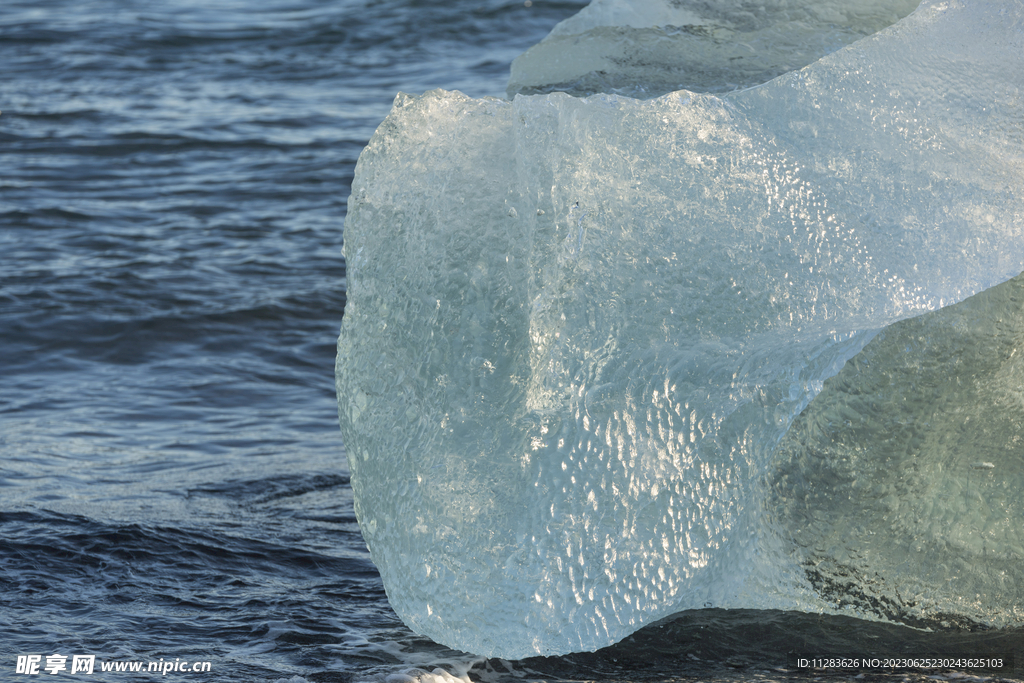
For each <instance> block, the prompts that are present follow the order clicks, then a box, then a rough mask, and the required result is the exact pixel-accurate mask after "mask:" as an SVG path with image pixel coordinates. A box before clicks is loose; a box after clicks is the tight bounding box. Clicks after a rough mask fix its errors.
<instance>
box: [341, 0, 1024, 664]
mask: <svg viewBox="0 0 1024 683" xmlns="http://www.w3.org/2000/svg"><path fill="white" fill-rule="evenodd" d="M1022 14H1024V11H1022V10H1021V8H1020V6H1019V5H1018V4H1013V5H1011V4H986V3H971V4H966V3H964V4H959V3H955V2H942V3H939V2H925V3H924V4H923V5H922V6H921V7H920V8H918V9H917V10H916V11H915V12H914V13H912V14H911V15H910V16H909V17H907V18H906V19H904V20H902V21H900V22H899V23H897V24H896V25H894V26H892V27H890V28H888V29H885V30H883V31H881V32H880V33H878V34H875V35H873V36H871V37H869V38H866V39H864V40H861V41H858V42H856V43H854V44H852V45H850V46H848V47H846V48H843V49H841V50H839V51H837V52H835V53H833V54H831V55H829V56H827V57H824V58H822V59H821V60H819V61H817V62H815V63H814V64H812V65H811V66H809V67H807V68H805V69H803V70H801V71H797V72H793V73H789V74H786V75H784V76H781V77H779V78H777V79H775V80H773V81H771V82H769V83H767V84H765V85H763V86H761V87H758V88H753V89H749V90H746V91H742V92H738V93H734V94H731V95H728V96H725V97H718V96H714V95H709V94H694V93H691V92H685V91H684V92H676V93H672V94H669V95H666V96H663V97H661V98H658V99H651V100H642V101H639V100H633V99H628V98H625V97H619V96H613V95H595V96H592V97H589V98H586V99H576V98H572V97H570V96H568V95H564V94H557V93H556V94H550V95H546V96H532V97H522V96H519V97H516V98H515V100H514V101H512V102H507V101H503V100H495V99H483V100H474V99H470V98H467V97H465V96H463V95H461V94H459V93H450V92H443V91H433V92H430V93H427V94H425V95H423V96H421V97H416V98H413V97H409V96H406V95H400V96H399V97H398V98H396V101H395V106H394V109H393V110H392V112H391V114H390V115H389V116H388V118H387V119H386V120H385V121H384V123H383V124H381V126H380V128H379V129H378V131H377V133H376V134H375V135H374V137H373V139H372V140H371V141H370V144H369V145H368V147H367V148H366V150H365V151H364V152H363V154H362V156H361V157H360V160H359V164H358V167H357V169H356V176H355V180H354V182H353V193H352V196H351V198H350V202H349V216H348V219H347V222H346V226H345V253H346V257H347V266H348V297H349V298H348V304H347V307H346V310H345V318H344V322H343V325H342V334H341V338H340V340H339V344H338V365H337V386H338V397H339V414H340V418H341V426H342V431H343V435H344V439H345V443H346V447H347V449H348V457H349V466H350V469H351V474H352V486H353V490H354V494H355V505H356V514H357V515H358V517H359V521H360V526H361V529H362V531H363V534H364V536H365V539H366V542H367V545H368V547H369V549H370V552H371V555H372V557H373V559H374V561H375V562H376V564H377V566H378V568H379V569H380V571H381V575H382V577H383V580H384V585H385V587H386V588H387V591H388V595H389V598H390V600H391V603H392V605H393V607H394V608H395V610H396V612H397V613H398V614H399V615H400V616H401V617H402V619H403V620H405V622H406V623H407V624H409V626H410V627H411V628H413V629H414V630H416V631H418V632H420V633H424V634H426V635H428V636H430V637H432V638H434V639H435V640H437V641H439V642H442V643H445V644H447V645H451V646H454V647H457V648H460V649H464V650H468V651H471V652H474V653H477V654H484V655H500V656H503V657H507V658H518V657H523V656H527V655H533V654H538V653H539V654H553V653H564V652H569V651H574V650H587V649H594V648H597V647H600V646H603V645H606V644H609V643H611V642H614V641H616V640H618V639H620V638H622V637H624V636H625V635H627V634H629V633H630V632H632V631H635V630H636V629H638V628H640V627H641V626H643V625H644V624H647V623H650V622H652V621H654V620H657V619H659V618H661V617H664V616H667V615H669V614H672V613H674V612H676V611H679V610H682V609H687V608H694V607H702V606H705V605H708V604H711V605H715V606H719V607H751V608H769V607H770V608H781V609H800V610H810V611H843V610H846V611H850V612H852V613H854V614H860V615H864V616H869V617H885V618H891V619H900V620H904V621H914V620H923V621H925V622H927V621H928V620H929V619H948V618H950V617H949V615H954V616H955V617H956V618H963V619H970V620H975V621H982V622H985V623H989V624H993V625H997V626H998V625H1007V624H1021V623H1024V576H1022V575H1021V572H1022V570H1021V567H1024V540H1022V538H1021V534H1022V532H1021V529H1022V528H1024V512H1022V509H1021V507H1020V505H1019V497H1016V496H1018V493H1019V491H1020V490H1021V488H1022V486H1024V465H1022V459H1024V456H1022V453H1024V446H1022V444H1021V438H1022V437H1024V434H1022V433H1021V430H1022V426H1021V425H1022V424H1024V398H1022V395H1021V390H1020V387H1021V379H1022V377H1024V369H1022V367H1024V366H1022V365H1021V361H1020V356H1021V354H1022V353H1024V338H1022V336H1024V332H1022V317H1024V313H1022V309H1021V307H1022V286H1024V285H1022V283H1021V282H1019V281H1018V280H1012V281H1010V282H1005V281H1007V280H1009V279H1010V278H1012V277H1014V276H1015V275H1017V274H1018V273H1020V272H1021V270H1022V269H1024V127H1022V116H1024V101H1022V86H1024V76H1022V74H1024V18H1022ZM1004 282H1005V284H1002V285H999V283H1004ZM995 285H999V286H998V287H996V288H994V289H992V290H991V291H986V292H983V290H986V289H988V288H990V287H993V286H995ZM978 292H983V293H982V294H981V295H979V296H978V297H974V298H971V299H969V300H967V301H963V302H962V303H960V304H958V305H957V306H949V305H950V304H953V303H956V302H960V301H962V300H964V299H965V298H967V297H969V296H971V295H973V294H976V293H978ZM943 307H945V308H943ZM940 308H942V310H938V309H940ZM928 311H936V312H935V313H931V314H929V315H927V316H924V317H920V316H921V315H922V314H924V313H926V312H928ZM915 317H916V318H915ZM907 318H915V319H913V320H905V321H904V322H899V323H897V321H900V320H902V319H907ZM894 323H896V324H895V325H894ZM883 328H885V329H884V332H882V334H880V335H878V336H877V337H875V335H876V334H878V331H879V330H882V329H883ZM993 330H994V331H995V332H996V334H992V331H993ZM873 337H874V340H873V341H872V338H873ZM869 342H870V343H869ZM865 345H867V346H866V347H865ZM851 358H853V361H851V362H850V363H846V361H847V360H849V359H851ZM844 363H845V367H844ZM837 373H839V374H838V375H837ZM834 375H836V376H835V377H834V378H833V379H832V380H830V381H829V382H827V383H826V382H825V380H826V379H828V378H830V377H832V376H834ZM823 387H824V391H823V390H822V389H823ZM819 392H821V393H820V394H819ZM815 395H818V397H817V398H814V397H815ZM812 398H813V399H814V400H813V402H812ZM801 411H803V412H801ZM798 415H799V418H797V416H798ZM1015 501H1016V502H1015ZM968 572H969V575H968Z"/></svg>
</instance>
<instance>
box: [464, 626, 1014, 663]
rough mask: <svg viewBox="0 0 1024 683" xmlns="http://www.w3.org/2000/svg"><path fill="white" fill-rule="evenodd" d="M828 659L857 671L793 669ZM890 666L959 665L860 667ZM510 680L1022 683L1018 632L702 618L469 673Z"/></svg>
mask: <svg viewBox="0 0 1024 683" xmlns="http://www.w3.org/2000/svg"><path fill="white" fill-rule="evenodd" d="M829 656H842V657H846V658H848V659H849V658H853V659H857V660H859V661H858V662H857V664H858V666H856V667H847V668H828V669H826V668H811V667H810V666H808V665H807V664H805V665H804V666H800V664H801V663H800V662H799V661H798V660H799V658H806V659H808V660H811V659H814V658H823V657H829ZM886 658H893V659H900V658H902V659H908V658H918V659H920V658H943V659H947V660H950V659H952V660H954V661H952V662H947V663H949V664H961V665H960V666H955V665H954V666H944V667H937V668H930V667H920V668H913V667H900V668H897V667H892V666H886V664H891V663H888V662H884V661H880V662H870V665H868V666H865V665H864V660H865V659H869V660H873V659H879V660H884V659H886ZM967 658H970V659H975V660H981V659H986V658H1002V660H1003V666H1002V667H1001V668H999V667H991V666H988V667H985V666H982V664H984V663H985V662H977V661H975V662H966V661H959V662H957V661H955V660H963V659H967ZM808 664H809V662H808ZM875 664H877V665H875ZM1015 664H1016V668H1015ZM507 675H511V676H513V677H515V678H520V679H524V678H525V679H531V680H532V679H544V680H594V681H624V680H630V681H654V680H677V679H682V680H692V679H700V680H706V681H714V680H719V681H727V680H728V681H735V680H801V679H807V680H810V679H820V680H849V679H856V680H858V681H871V680H888V679H889V678H896V679H897V680H906V681H927V680H949V679H954V678H957V679H959V678H965V679H967V680H1015V681H1016V680H1024V629H1022V628H1013V629H990V628H986V627H984V626H982V625H978V624H970V625H962V627H961V628H949V629H943V630H934V629H933V630H930V631H926V630H919V629H914V628H910V627H907V626H900V625H896V624H887V623H879V622H871V621H865V620H863V619H856V618H853V617H845V616H835V615H822V614H804V613H798V612H781V611H774V610H722V609H703V610H693V611H687V612H681V613H679V614H676V615H674V616H672V617H669V618H667V619H664V620H662V621H660V622H658V623H656V624H652V625H650V626H648V627H646V628H644V629H641V630H640V631H638V632H636V633H634V634H633V635H631V636H629V637H628V638H626V639H624V640H622V641H621V642H619V643H617V644H615V645H612V646H610V647H607V648H603V649H601V650H598V651H597V652H585V653H577V654H571V655H565V656H561V657H533V658H529V659H524V660H520V661H517V662H506V661H503V660H495V659H492V660H487V661H486V662H483V663H479V664H477V666H476V667H474V669H473V670H472V671H471V672H470V676H471V677H472V678H475V679H479V680H482V681H494V680H499V679H503V678H505V676H507Z"/></svg>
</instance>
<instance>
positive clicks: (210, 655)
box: [0, 0, 1024, 683]
mask: <svg viewBox="0 0 1024 683" xmlns="http://www.w3.org/2000/svg"><path fill="white" fill-rule="evenodd" d="M584 4H585V3H583V2H548V1H547V0H534V2H533V3H532V5H531V6H529V7H528V6H526V5H525V4H524V3H522V2H514V1H513V2H501V1H498V0H493V1H488V0H484V1H478V2H467V1H464V0H454V1H449V2H420V1H415V0H333V1H329V2H314V1H312V0H269V1H268V2H253V1H252V0H207V1H204V2H200V1H198V0H177V1H176V2H172V3H149V2H141V1H138V0H134V1H133V0H98V1H75V2H72V1H70V0H54V1H45V0H44V1H37V2H19V1H7V2H5V3H4V4H3V6H2V7H0V65H2V71H0V73H2V77H0V110H2V114H0V389H2V390H0V680H34V678H33V674H31V673H27V674H26V673H18V671H17V663H18V659H19V656H20V657H28V656H31V655H38V656H39V658H40V659H39V670H40V671H42V673H40V674H35V676H36V677H38V676H45V677H46V678H47V679H52V680H67V679H80V680H82V679H84V680H109V681H123V680H151V679H153V678H156V677H159V678H164V679H166V680H172V679H174V680H207V681H210V680H217V681H279V680H288V681H302V680H306V681H350V680H353V681H361V680H385V679H387V678H388V677H389V676H392V677H395V676H397V678H391V679H390V680H391V683H398V682H399V681H406V680H408V678H403V676H416V675H417V674H416V673H415V672H412V673H411V674H408V673H407V674H401V673H400V672H402V671H406V670H408V669H410V668H411V667H419V668H420V669H422V670H426V671H434V670H435V669H436V668H438V667H440V668H442V669H444V670H446V671H448V672H449V673H450V674H452V675H454V676H456V677H468V678H469V679H473V680H513V679H529V680H534V679H539V678H543V679H598V680H668V679H674V678H679V677H682V678H699V679H703V680H708V679H723V680H725V679H728V680H734V679H742V680H748V679H749V680H783V679H787V678H807V677H809V674H807V673H806V672H803V671H800V670H797V669H795V668H793V667H791V666H789V665H788V663H787V653H794V652H811V651H819V652H826V651H836V650H837V649H840V648H842V647H844V646H856V647H861V646H863V647H867V646H869V645H871V644H872V643H877V642H887V643H891V644H894V645H893V647H897V648H898V647H902V648H904V649H905V650H906V651H907V652H910V653H914V652H918V651H921V649H922V648H925V647H928V648H931V649H933V650H934V649H936V648H938V649H941V648H948V649H950V650H955V651H957V652H962V651H964V649H965V648H967V649H970V648H978V647H981V646H985V647H988V648H989V649H995V650H997V651H1006V652H1010V651H1012V650H1013V648H1015V647H1017V646H1018V644H1019V643H1020V641H1021V640H1024V638H1022V636H1021V634H1019V633H1010V634H1007V633H1005V632H986V631H979V630H976V629H975V630H971V629H970V628H966V629H959V630H958V629H954V630H951V631H949V632H943V633H938V634H935V633H932V634H926V633H922V632H918V631H912V630H910V629H906V628H902V627H894V626H886V625H881V624H870V623H867V622H859V621H856V620H853V619H845V618H838V617H836V618H832V617H829V618H825V617H820V616H802V615H791V614H782V613H765V612H733V613H725V612H722V611H716V610H706V611H701V612H694V613H688V614H684V615H681V616H680V617H678V618H677V619H675V620H672V621H669V622H667V623H665V624H662V625H660V626H655V627H653V628H649V629H646V630H644V631H642V632H640V633H639V634H637V635H635V636H633V637H632V638H630V639H628V640H627V641H626V642H624V643H622V644H620V645H618V646H615V647H613V648H609V649H607V650H604V651H602V652H599V653H596V654H585V655H573V656H568V657H562V658H553V659H536V660H529V661H524V662H516V663H508V662H500V661H484V660H481V659H477V658H474V657H473V656H471V655H467V654H465V653H457V652H452V651H450V650H447V649H446V648H443V647H441V646H438V645H435V644H433V643H431V642H430V641H429V640H426V639H425V638H422V637H419V636H416V635H415V634H413V633H411V632H410V631H409V630H408V629H406V628H405V627H404V626H403V625H402V624H401V622H400V621H399V619H398V618H397V617H396V616H395V615H394V613H393V612H392V611H391V609H390V607H389V605H388V601H387V597H386V595H385V594H384V590H383V587H382V585H381V582H380V579H379V577H378V575H377V572H376V569H375V568H374V566H373V564H372V563H371V562H370V559H369V555H368V553H367V552H366V549H365V546H364V544H363V541H362V538H361V536H360V533H359V529H358V526H357V524H356V520H355V517H354V514H353V508H352V496H351V489H350V488H349V485H348V478H347V465H346V461H345V450H344V444H343V443H342V441H341V436H340V434H339V431H338V427H337V414H336V404H335V395H334V380H333V367H334V354H335V341H336V338H337V333H338V328H339V325H340V322H341V318H342V315H343V310H344V305H345V263H344V260H343V259H342V257H341V247H342V239H343V231H342V226H343V222H344V218H345V210H346V197H347V196H348V194H349V185H350V182H351V179H352V174H353V169H354V166H355V162H356V159H357V157H358V155H359V152H360V151H361V150H362V148H363V146H364V145H365V144H366V142H367V140H368V139H369V137H370V135H371V134H372V132H373V130H374V129H375V128H376V126H377V125H378V124H379V123H380V122H381V120H382V119H383V118H384V116H385V115H386V114H387V112H388V110H389V107H390V104H391V101H392V99H393V98H394V95H395V94H396V92H398V91H406V92H411V93H420V92H423V91H425V90H429V89H431V88H436V87H444V88H447V89H459V90H462V91H463V92H465V93H467V94H469V95H472V96H477V97H479V96H485V95H490V96H496V97H500V96H503V94H504V91H505V85H506V81H507V76H508V69H509V64H510V62H511V60H512V59H513V58H514V57H515V56H517V55H518V54H520V53H521V52H523V51H524V50H526V49H527V48H528V47H529V46H531V45H533V44H534V43H536V42H538V41H539V40H540V39H541V38H543V36H544V35H546V33H547V32H548V31H549V30H550V28H551V27H552V26H553V25H554V24H555V23H556V22H558V21H559V20H561V19H563V18H565V17H567V16H569V15H571V14H573V13H575V12H576V11H578V10H579V9H580V8H581V7H582V6H583V5H584ZM481 609H485V608H484V607H482V608H481ZM915 648H916V649H915ZM52 655H61V656H63V657H66V658H67V659H66V662H64V661H63V660H61V659H59V658H54V659H50V660H48V659H47V658H48V657H50V656H52ZM76 655H80V656H81V655H85V656H88V655H94V656H95V670H94V673H93V674H91V675H90V674H85V673H83V672H75V673H72V668H73V658H74V656H76ZM1018 657H1019V655H1018ZM161 660H162V662H161ZM22 661H23V662H26V661H27V660H22ZM182 661H187V662H189V665H190V666H191V663H193V662H209V663H210V670H209V671H207V672H196V673H193V672H191V671H187V672H185V671H173V670H172V671H170V672H168V673H166V674H163V675H161V674H157V673H148V672H146V671H145V669H144V670H143V672H142V673H138V674H131V673H128V672H116V671H115V672H107V673H104V672H102V671H101V664H102V663H108V664H109V663H112V662H119V663H128V662H143V664H144V666H147V665H148V663H149V662H161V664H160V665H161V666H163V663H166V662H179V663H180V662H182ZM62 662H63V664H64V665H65V666H66V668H65V669H60V668H59V667H60V665H61V664H62ZM47 664H53V665H55V667H56V668H54V671H55V673H53V674H50V673H48V672H47V671H46V669H45V667H46V666H47ZM1018 666H1019V665H1018ZM787 667H788V668H787ZM851 675H853V674H851ZM901 675H902V674H899V675H897V674H894V676H896V677H897V678H899V677H900V676H901ZM985 675H994V674H985ZM998 675H1002V676H1007V675H1009V676H1012V675H1013V674H1009V673H1005V672H1004V673H1002V674H998ZM872 676H875V674H873V673H869V674H868V678H871V677H872ZM878 676H879V677H884V676H883V675H882V674H878ZM913 676H917V677H920V675H918V674H914V675H913ZM296 677H297V678H296Z"/></svg>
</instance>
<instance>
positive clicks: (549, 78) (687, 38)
mask: <svg viewBox="0 0 1024 683" xmlns="http://www.w3.org/2000/svg"><path fill="white" fill-rule="evenodd" d="M918 2H919V0H858V1H856V2H851V1H850V0H769V1H768V2H762V1H761V0H758V1H757V2H751V1H750V0H718V1H716V2H707V1H701V0H692V1H691V2H686V3H684V2H679V0H642V1H640V0H632V1H628V0H594V2H592V3H590V4H589V5H587V7H585V8H584V9H583V11H581V12H580V13H578V14H576V15H574V16H572V17H570V18H569V19H566V20H565V21H563V22H562V23H560V24H558V25H557V26H556V27H555V28H554V30H552V31H551V34H550V35H549V36H548V37H547V38H545V39H544V40H543V41H541V42H540V43H539V44H537V45H535V46H533V47H532V48H530V49H529V50H528V51H527V52H526V53H525V54H523V55H521V56H520V57H518V58H517V59H516V60H515V61H514V62H513V63H512V77H511V78H510V79H509V85H508V94H509V97H512V96H513V95H515V94H516V93H521V94H524V95H526V94H537V93H548V92H555V91H563V92H568V93H570V94H573V95H589V94H592V93H595V92H612V93H617V94H624V95H629V96H631V97H656V96H658V95H662V94H664V93H667V92H672V91H673V90H681V89H684V88H685V89H686V90H691V91H696V92H714V93H724V92H729V91H732V90H737V89H739V88H745V87H749V86H753V85H758V84H760V83H764V82H766V81H769V80H771V79H772V78H775V77H776V76H779V75H780V74H784V73H786V72H787V71H792V70H794V69H799V68H801V67H804V66H807V65H808V64H810V63H811V62H813V61H815V60H816V59H819V58H820V57H823V56H825V55H827V54H829V53H832V52H835V51H836V50H838V49H839V48H841V47H843V46H844V45H848V44H850V43H852V42H853V41H855V40H858V39H860V38H863V37H864V36H867V35H870V34H872V33H875V32H877V31H879V30H881V29H883V28H885V27H886V26H889V25H891V24H893V23H895V22H896V21H898V20H899V19H902V18H903V17H905V16H907V15H908V14H910V12H911V11H913V9H914V8H915V7H917V5H918Z"/></svg>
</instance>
